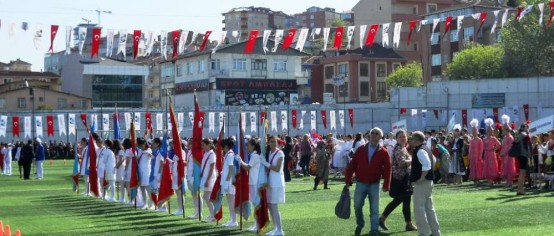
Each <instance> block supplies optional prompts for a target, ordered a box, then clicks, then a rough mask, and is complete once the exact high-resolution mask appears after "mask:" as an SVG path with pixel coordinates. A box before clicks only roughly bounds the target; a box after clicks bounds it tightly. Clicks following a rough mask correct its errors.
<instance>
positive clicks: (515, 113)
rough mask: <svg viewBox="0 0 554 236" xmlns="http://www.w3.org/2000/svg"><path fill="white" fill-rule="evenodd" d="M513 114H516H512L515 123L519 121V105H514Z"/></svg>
mask: <svg viewBox="0 0 554 236" xmlns="http://www.w3.org/2000/svg"><path fill="white" fill-rule="evenodd" d="M513 114H514V115H513V116H512V117H513V119H512V120H513V121H514V122H515V123H519V107H518V106H517V105H515V106H514V111H513Z"/></svg>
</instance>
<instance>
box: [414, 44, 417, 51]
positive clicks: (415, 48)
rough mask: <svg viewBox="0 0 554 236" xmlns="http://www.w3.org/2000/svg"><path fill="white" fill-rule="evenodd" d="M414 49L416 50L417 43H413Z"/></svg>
mask: <svg viewBox="0 0 554 236" xmlns="http://www.w3.org/2000/svg"><path fill="white" fill-rule="evenodd" d="M414 51H416V52H417V43H414Z"/></svg>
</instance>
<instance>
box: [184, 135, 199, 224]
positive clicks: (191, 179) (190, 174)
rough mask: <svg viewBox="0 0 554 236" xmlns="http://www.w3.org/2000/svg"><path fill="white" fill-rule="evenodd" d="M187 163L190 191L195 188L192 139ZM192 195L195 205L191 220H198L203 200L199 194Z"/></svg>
mask: <svg viewBox="0 0 554 236" xmlns="http://www.w3.org/2000/svg"><path fill="white" fill-rule="evenodd" d="M186 153H187V155H186V157H187V158H186V161H187V171H186V176H187V184H188V188H189V189H193V188H194V158H193V157H192V139H191V140H189V143H188V151H187V152H186ZM191 195H192V204H193V205H194V214H192V215H191V216H189V218H190V219H197V218H199V217H200V216H199V215H200V211H199V210H198V208H199V206H202V198H201V197H200V195H199V194H198V195H197V194H191Z"/></svg>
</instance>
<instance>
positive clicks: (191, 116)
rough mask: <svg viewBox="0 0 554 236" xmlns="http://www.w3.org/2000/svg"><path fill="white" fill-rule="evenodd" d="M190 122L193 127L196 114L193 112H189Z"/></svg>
mask: <svg viewBox="0 0 554 236" xmlns="http://www.w3.org/2000/svg"><path fill="white" fill-rule="evenodd" d="M189 120H190V125H191V126H192V125H193V124H194V112H192V111H189Z"/></svg>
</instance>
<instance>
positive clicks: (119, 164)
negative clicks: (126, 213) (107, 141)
mask: <svg viewBox="0 0 554 236" xmlns="http://www.w3.org/2000/svg"><path fill="white" fill-rule="evenodd" d="M112 151H113V152H114V155H115V181H116V183H117V185H119V199H118V201H119V202H120V203H125V189H126V188H127V187H128V186H125V150H124V149H123V146H121V142H119V140H117V139H116V140H114V141H113V145H112Z"/></svg>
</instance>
